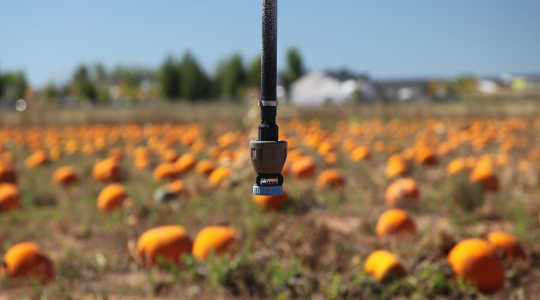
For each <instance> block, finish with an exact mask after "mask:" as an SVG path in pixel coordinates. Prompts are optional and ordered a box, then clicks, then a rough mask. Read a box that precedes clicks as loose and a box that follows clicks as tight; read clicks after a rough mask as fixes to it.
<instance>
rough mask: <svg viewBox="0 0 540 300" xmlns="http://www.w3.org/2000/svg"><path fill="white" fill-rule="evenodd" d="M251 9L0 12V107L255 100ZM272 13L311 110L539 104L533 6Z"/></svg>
mask: <svg viewBox="0 0 540 300" xmlns="http://www.w3.org/2000/svg"><path fill="white" fill-rule="evenodd" d="M259 2H260V1H253V0H236V1H153V2H148V1H114V3H111V2H110V1H46V2H43V1H30V0H23V1H13V2H9V3H4V4H2V7H1V13H0V14H1V18H0V36H1V41H2V46H1V48H0V99H1V101H0V103H1V107H2V109H3V110H13V109H18V110H25V109H27V108H31V107H32V106H35V105H37V104H41V105H47V106H52V107H60V108H62V107H93V106H108V105H112V106H134V105H161V104H164V103H170V102H186V103H189V102H196V101H223V100H225V101H242V100H246V99H247V100H254V99H256V98H257V92H258V91H257V89H258V85H259V81H260V75H259V74H260V56H259V53H260V45H261V38H260V30H261V28H260V13H261V12H260V10H261V9H260V5H261V4H260V3H259ZM279 6H280V7H279V33H278V34H279V48H278V52H279V88H278V89H279V91H278V92H279V95H280V97H281V98H282V100H283V101H287V102H290V103H293V104H297V105H311V106H313V105H322V104H328V103H335V104H341V103H366V102H367V103H369V102H379V101H386V102H389V101H415V100H416V101H459V100H463V99H468V97H469V96H471V95H472V96H475V97H477V96H485V95H490V96H497V95H503V96H504V97H505V99H508V97H510V96H516V97H528V98H531V97H532V98H534V97H535V95H536V94H538V91H539V86H540V75H539V71H540V55H538V53H540V38H538V37H539V36H540V26H538V11H540V3H538V2H537V1H512V2H510V1H474V2H471V1H452V2H451V3H434V2H432V1H415V2H414V3H406V2H395V1H377V2H375V1H370V2H363V1H362V2H359V1H353V0H350V1H349V0H343V1H339V3H338V2H330V1H319V2H314V1H305V0H302V1H300V0H298V1H281V2H280V3H279ZM510 98H512V97H510ZM18 100H21V101H18ZM17 101H18V102H17ZM17 103H18V105H17Z"/></svg>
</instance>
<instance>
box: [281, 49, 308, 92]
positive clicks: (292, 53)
mask: <svg viewBox="0 0 540 300" xmlns="http://www.w3.org/2000/svg"><path fill="white" fill-rule="evenodd" d="M286 56H287V67H286V69H285V72H283V73H282V74H281V81H282V83H283V85H284V86H285V88H286V89H287V90H289V88H290V86H291V84H292V83H293V82H295V81H296V80H297V79H298V78H300V77H302V76H303V75H304V73H305V69H304V63H303V61H302V56H301V55H300V52H299V51H298V49H296V48H290V49H289V50H288V51H287V55H286Z"/></svg>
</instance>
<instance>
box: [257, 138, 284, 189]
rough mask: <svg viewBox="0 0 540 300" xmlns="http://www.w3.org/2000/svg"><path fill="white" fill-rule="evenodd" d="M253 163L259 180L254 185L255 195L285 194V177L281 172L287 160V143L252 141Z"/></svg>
mask: <svg viewBox="0 0 540 300" xmlns="http://www.w3.org/2000/svg"><path fill="white" fill-rule="evenodd" d="M249 148H250V150H251V163H252V164H253V168H254V169H255V172H257V178H256V180H255V185H253V194H254V195H265V196H273V195H281V194H283V176H282V175H281V170H282V169H283V165H284V164H285V160H286V159H287V142H286V141H251V142H249Z"/></svg>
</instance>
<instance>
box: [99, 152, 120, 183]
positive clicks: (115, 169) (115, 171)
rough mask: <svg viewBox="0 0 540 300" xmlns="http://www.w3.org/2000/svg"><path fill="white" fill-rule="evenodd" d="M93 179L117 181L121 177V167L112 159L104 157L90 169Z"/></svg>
mask: <svg viewBox="0 0 540 300" xmlns="http://www.w3.org/2000/svg"><path fill="white" fill-rule="evenodd" d="M92 173H93V175H94V179H96V180H97V181H100V182H110V181H119V180H120V179H121V178H122V169H121V168H120V165H119V164H118V162H117V161H116V160H114V159H110V158H108V159H104V160H101V161H99V162H97V163H96V164H95V165H94V168H93V170H92Z"/></svg>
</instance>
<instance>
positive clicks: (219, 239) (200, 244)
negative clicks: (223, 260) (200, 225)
mask: <svg viewBox="0 0 540 300" xmlns="http://www.w3.org/2000/svg"><path fill="white" fill-rule="evenodd" d="M235 239H236V232H235V231H234V230H232V229H231V228H229V227H226V226H208V227H206V228H204V229H203V230H201V231H200V232H199V234H197V237H196V238H195V241H194V242H193V255H194V256H195V257H196V258H197V259H199V260H204V259H206V258H207V257H208V255H210V253H212V252H215V253H216V254H222V253H223V252H225V251H226V250H227V248H228V247H229V245H230V244H231V243H232V242H234V240H235Z"/></svg>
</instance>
